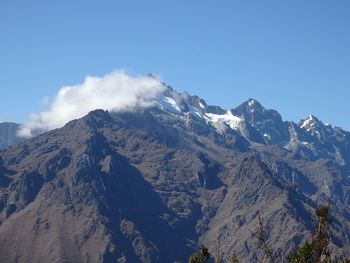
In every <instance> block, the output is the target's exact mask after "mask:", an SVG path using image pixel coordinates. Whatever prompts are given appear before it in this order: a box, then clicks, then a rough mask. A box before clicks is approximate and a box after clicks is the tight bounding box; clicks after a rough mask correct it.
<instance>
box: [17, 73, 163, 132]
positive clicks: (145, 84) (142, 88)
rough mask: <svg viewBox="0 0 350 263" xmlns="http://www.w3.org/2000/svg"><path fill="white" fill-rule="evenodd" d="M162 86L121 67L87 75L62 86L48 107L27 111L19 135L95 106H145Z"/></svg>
mask: <svg viewBox="0 0 350 263" xmlns="http://www.w3.org/2000/svg"><path fill="white" fill-rule="evenodd" d="M163 90H164V86H163V85H162V83H161V81H160V80H158V79H156V78H154V77H152V76H143V77H131V76H129V75H127V74H126V73H125V72H124V71H114V72H112V73H110V74H107V75H105V76H103V77H91V76H88V77H86V78H85V80H84V82H83V83H82V84H78V85H74V86H64V87H62V88H61V89H60V90H59V91H58V93H57V95H56V97H55V98H54V99H53V101H52V103H51V105H50V109H49V110H48V111H44V112H40V113H33V114H31V115H30V118H29V121H28V122H27V123H25V124H24V125H22V127H21V129H20V131H19V135H20V136H23V137H30V136H32V134H33V131H38V130H39V131H47V130H51V129H54V128H59V127H62V126H63V125H64V124H65V123H67V122H68V121H70V120H73V119H77V118H81V117H83V116H84V115H86V114H87V113H88V112H90V111H91V110H95V109H104V110H109V111H113V112H118V111H133V110H135V109H136V108H140V107H142V108H143V107H149V106H151V105H153V101H154V99H155V98H156V97H157V95H159V94H160V93H161V92H162V91H163Z"/></svg>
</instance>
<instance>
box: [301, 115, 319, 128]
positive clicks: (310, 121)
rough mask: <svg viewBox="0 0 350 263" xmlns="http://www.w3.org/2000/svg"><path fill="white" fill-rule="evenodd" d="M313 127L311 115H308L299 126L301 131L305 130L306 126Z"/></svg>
mask: <svg viewBox="0 0 350 263" xmlns="http://www.w3.org/2000/svg"><path fill="white" fill-rule="evenodd" d="M309 125H310V126H313V125H315V124H314V119H313V117H312V115H310V116H309V117H308V118H307V119H306V120H305V121H304V122H303V124H302V125H301V126H300V128H301V129H303V128H305V127H306V126H309Z"/></svg>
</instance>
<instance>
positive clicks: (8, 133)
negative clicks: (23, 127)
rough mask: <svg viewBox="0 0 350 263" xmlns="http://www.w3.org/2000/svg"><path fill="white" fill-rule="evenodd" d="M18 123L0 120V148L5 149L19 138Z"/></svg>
mask: <svg viewBox="0 0 350 263" xmlns="http://www.w3.org/2000/svg"><path fill="white" fill-rule="evenodd" d="M18 128H19V124H17V123H12V122H0V149H5V148H7V147H9V146H10V145H12V144H15V143H17V142H19V141H20V140H21V138H20V137H18V136H17V130H18Z"/></svg>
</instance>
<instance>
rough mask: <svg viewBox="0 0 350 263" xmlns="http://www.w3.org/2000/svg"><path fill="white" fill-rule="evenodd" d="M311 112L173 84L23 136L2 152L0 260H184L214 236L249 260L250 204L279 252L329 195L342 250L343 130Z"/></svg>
mask: <svg viewBox="0 0 350 263" xmlns="http://www.w3.org/2000/svg"><path fill="white" fill-rule="evenodd" d="M321 124H322V123H321V122H319V123H316V121H315V117H311V118H310V117H309V118H308V119H306V120H303V121H302V122H301V123H300V124H299V125H296V124H294V123H289V122H283V121H282V119H281V116H280V115H279V114H278V113H277V112H276V111H273V110H266V109H264V108H263V107H262V106H261V105H260V104H259V103H258V102H257V101H255V100H249V101H247V102H246V103H244V104H242V105H241V106H239V107H238V108H236V109H233V110H230V111H226V110H223V109H221V108H220V107H216V106H208V105H207V104H206V103H205V101H203V100H201V99H200V98H198V97H197V96H193V97H192V96H189V95H188V94H178V93H175V91H173V90H172V89H170V88H169V89H168V90H167V92H166V93H165V94H164V96H163V97H161V98H159V100H158V101H157V103H156V105H155V107H153V108H149V109H147V110H144V111H139V112H134V113H118V114H116V113H113V114H110V113H108V112H105V111H102V110H96V111H93V112H90V113H89V114H88V115H87V116H85V117H84V118H82V119H79V120H75V121H71V122H69V123H68V124H66V125H65V126H64V127H63V128H61V129H56V130H53V131H50V132H47V133H44V134H42V135H39V136H36V137H34V138H32V139H29V140H26V141H23V142H20V143H18V144H16V145H14V146H12V147H9V148H8V149H6V150H2V151H0V222H1V224H0V237H1V238H0V255H1V262H14V261H15V262H187V257H188V255H189V254H191V253H192V252H193V251H194V250H195V249H196V248H197V244H198V243H204V244H205V245H207V246H209V249H210V251H215V248H216V247H217V244H218V240H220V246H221V249H222V252H223V254H224V257H225V259H228V258H230V256H231V254H232V253H234V252H235V253H236V254H237V255H238V257H239V258H240V259H241V260H242V262H255V261H256V260H257V258H259V257H260V255H259V251H258V250H257V238H256V236H255V234H254V233H256V231H257V213H258V211H260V213H261V215H262V216H263V218H264V219H265V221H266V228H267V236H268V243H269V244H270V246H271V247H272V248H273V249H274V250H275V251H278V252H281V253H286V252H287V251H290V250H291V249H292V248H293V246H294V245H295V244H296V243H298V242H299V241H300V240H301V239H302V238H303V237H304V236H305V235H307V233H309V232H310V231H311V230H313V228H314V222H313V220H314V219H315V218H314V217H313V211H314V209H315V208H316V207H317V205H318V204H325V203H326V204H330V205H331V210H332V211H331V212H332V214H333V215H334V221H333V223H332V225H333V229H332V233H333V236H334V238H333V240H332V243H333V246H334V250H335V251H337V249H339V248H341V249H342V250H344V251H345V252H347V253H349V252H350V248H349V245H348V244H349V241H350V234H349V233H350V223H349V221H350V213H349V210H348V205H349V204H350V183H349V173H348V169H347V168H348V164H349V155H347V154H348V151H349V148H348V147H349V143H348V142H349V135H348V133H347V132H345V131H343V130H341V129H340V128H332V127H331V126H327V125H323V126H322V125H321ZM306 142H307V143H308V144H306ZM281 261H282V259H281Z"/></svg>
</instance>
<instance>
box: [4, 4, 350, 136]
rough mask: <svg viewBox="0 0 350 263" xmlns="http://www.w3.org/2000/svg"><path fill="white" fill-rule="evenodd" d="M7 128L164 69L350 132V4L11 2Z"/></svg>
mask: <svg viewBox="0 0 350 263" xmlns="http://www.w3.org/2000/svg"><path fill="white" fill-rule="evenodd" d="M0 33H1V38H0V98H1V103H0V120H8V121H17V122H23V121H25V120H26V119H27V117H28V115H29V113H30V112H36V111H40V110H43V109H44V108H45V107H47V106H45V105H43V104H42V103H41V100H42V98H43V97H45V96H53V95H54V94H55V93H56V92H57V90H58V89H59V88H60V87H61V86H63V85H68V84H69V85H71V84H77V83H80V82H82V81H83V79H84V77H85V76H86V75H99V76H102V75H104V74H106V73H109V72H111V71H112V70H113V69H118V68H123V69H126V70H127V71H128V72H129V73H131V74H134V75H139V74H146V73H148V72H154V73H157V74H159V75H161V76H162V78H163V80H164V81H166V82H167V83H169V84H170V85H172V86H173V87H174V88H175V89H177V90H179V91H184V90H186V91H188V92H189V93H191V94H198V95H200V96H201V97H202V98H204V99H206V100H207V102H209V103H211V104H217V105H222V106H224V107H226V108H232V107H236V106H237V105H238V104H240V103H241V102H243V101H244V100H246V99H248V98H249V97H253V98H256V99H257V100H259V101H260V102H261V103H262V104H263V105H264V106H266V107H267V108H274V109H276V110H278V111H279V112H280V113H281V114H282V115H283V118H284V119H285V120H294V121H298V120H299V119H300V118H302V117H305V116H306V115H308V114H310V113H312V114H314V115H316V116H318V117H319V118H320V119H321V120H322V121H324V122H330V123H333V124H335V125H338V126H342V127H343V128H345V129H347V130H350V119H349V116H350V106H349V104H350V1H349V0H274V1H272V0H255V1H252V0H240V1H234V0H218V1H212V0H211V1H208V0H196V1H194V0H176V1H165V0H158V1H155V0H148V1H143V0H138V1H135V0H127V1H118V0H114V1H112V0H111V1H87V0H84V1H83V0H74V1H72V0H69V1H68V0H60V1H48V0H41V1H40V0H37V1H35V0H26V1H19V0H11V1H9V0H2V1H0Z"/></svg>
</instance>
